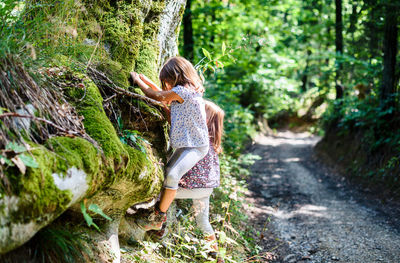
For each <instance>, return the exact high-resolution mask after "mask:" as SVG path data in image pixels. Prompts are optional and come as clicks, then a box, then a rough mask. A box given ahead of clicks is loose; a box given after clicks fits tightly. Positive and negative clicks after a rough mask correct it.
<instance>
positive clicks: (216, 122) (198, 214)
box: [175, 100, 225, 262]
mask: <svg viewBox="0 0 400 263" xmlns="http://www.w3.org/2000/svg"><path fill="white" fill-rule="evenodd" d="M205 103H206V116H207V128H208V134H209V138H210V148H209V150H208V153H207V155H206V156H205V157H204V158H203V159H201V160H200V161H199V162H198V163H197V164H196V165H195V166H194V167H193V168H192V169H190V170H189V171H188V172H187V173H186V174H185V175H184V176H183V177H182V178H181V180H180V181H179V189H178V191H177V194H176V196H175V198H176V199H193V208H194V215H195V218H196V223H197V225H198V227H199V228H200V229H201V230H202V231H203V234H204V236H205V239H206V240H207V241H210V242H211V248H212V250H213V251H212V252H211V254H213V255H212V256H213V257H216V256H217V253H218V245H217V240H216V237H215V233H214V230H213V228H212V226H211V224H210V221H209V206H210V196H211V194H212V192H213V189H214V188H216V187H218V186H219V184H220V168H219V158H218V154H219V153H221V152H222V147H221V139H222V133H223V124H224V116H225V112H224V111H223V110H222V109H221V108H220V107H218V106H217V105H216V104H215V103H213V102H211V101H208V100H206V101H205ZM217 262H223V259H222V258H220V257H217Z"/></svg>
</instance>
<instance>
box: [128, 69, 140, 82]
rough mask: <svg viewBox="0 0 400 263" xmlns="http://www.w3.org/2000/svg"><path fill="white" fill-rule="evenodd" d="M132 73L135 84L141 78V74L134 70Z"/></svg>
mask: <svg viewBox="0 0 400 263" xmlns="http://www.w3.org/2000/svg"><path fill="white" fill-rule="evenodd" d="M130 74H131V77H132V80H133V84H136V83H137V80H139V79H140V77H139V74H137V73H136V72H134V71H132V72H131V73H130Z"/></svg>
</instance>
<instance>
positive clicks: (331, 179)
mask: <svg viewBox="0 0 400 263" xmlns="http://www.w3.org/2000/svg"><path fill="white" fill-rule="evenodd" d="M318 140H319V138H318V137H315V136H311V135H309V134H306V133H292V132H289V131H282V132H279V133H278V134H277V135H275V136H263V135H260V136H259V137H258V138H256V141H255V144H254V145H253V146H252V148H251V153H253V154H256V155H259V156H260V157H261V159H260V160H258V161H256V162H255V164H254V165H253V166H252V167H251V175H250V178H249V189H250V192H249V195H248V199H249V200H250V202H252V203H253V204H254V207H249V214H250V217H251V220H252V222H253V223H254V224H255V227H256V228H258V229H259V230H260V232H261V236H259V237H258V238H259V242H260V243H259V244H260V246H261V247H262V248H263V251H264V252H268V251H271V252H272V253H273V254H275V255H276V256H277V257H278V258H277V259H275V261H271V262H324V263H327V262H343V263H344V262H346V263H349V262H357V263H373V262H388V263H389V262H390V263H398V262H400V223H399V216H398V210H396V209H391V208H390V207H385V206H388V205H382V204H380V203H379V202H377V201H376V200H371V201H368V200H370V199H369V198H368V197H365V196H364V194H363V193H361V192H360V191H359V190H357V189H355V187H352V186H351V185H350V184H349V183H347V182H346V180H344V178H342V177H339V176H336V175H335V174H334V173H333V172H332V171H329V169H328V168H326V167H324V165H322V164H321V163H319V162H317V161H316V160H315V158H314V157H313V146H314V145H315V144H316V143H317V142H318ZM396 213H397V215H396ZM266 262H267V260H266ZM268 262H270V261H268Z"/></svg>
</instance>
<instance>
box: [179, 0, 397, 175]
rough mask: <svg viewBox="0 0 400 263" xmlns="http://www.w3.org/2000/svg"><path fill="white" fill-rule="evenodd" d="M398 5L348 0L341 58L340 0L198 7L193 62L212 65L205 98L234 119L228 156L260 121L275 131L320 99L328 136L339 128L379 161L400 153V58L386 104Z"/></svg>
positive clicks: (194, 7)
mask: <svg viewBox="0 0 400 263" xmlns="http://www.w3.org/2000/svg"><path fill="white" fill-rule="evenodd" d="M390 3H391V4H392V5H393V4H394V2H391V1H386V0H379V1H370V0H359V1H342V4H343V8H342V15H343V38H344V51H343V54H339V53H336V47H335V1H333V0H327V1H322V0H303V1H299V0H284V1H274V0H255V1H239V0H230V1H217V0H210V1H198V0H192V1H191V10H190V11H191V19H192V28H193V53H194V57H193V61H194V64H196V63H198V62H200V64H203V65H205V63H204V61H206V62H207V63H206V64H207V66H204V67H200V70H201V72H202V73H203V75H204V76H205V79H206V84H205V86H206V96H207V97H208V98H210V99H212V100H214V101H215V102H216V103H217V104H219V105H220V106H221V107H222V108H223V109H224V110H225V111H226V113H227V114H226V116H227V117H226V122H225V130H226V136H225V142H224V143H225V149H226V150H227V151H228V152H229V153H231V154H234V155H235V154H236V155H238V152H240V150H241V149H243V145H245V143H244V142H245V141H246V139H248V138H249V136H252V135H253V134H254V133H255V132H256V128H258V127H256V126H257V123H258V122H257V121H258V120H259V119H260V118H266V119H268V120H269V122H270V124H271V122H273V121H276V120H277V119H279V118H280V117H279V116H295V117H302V115H303V114H304V113H305V112H306V111H307V108H308V107H310V105H311V104H312V103H313V101H315V100H316V99H318V98H320V97H322V98H323V104H321V105H320V106H318V107H319V109H318V114H315V115H317V118H318V117H320V116H321V115H322V113H323V112H324V111H325V109H327V111H325V113H324V114H323V118H322V121H321V122H320V124H322V127H323V128H324V129H325V131H328V129H330V128H332V127H333V126H334V125H337V127H336V128H338V129H339V130H340V132H339V134H340V133H354V134H357V133H358V132H359V133H361V134H363V136H362V137H363V138H360V139H361V140H362V141H363V142H368V143H366V146H367V147H368V149H369V150H370V152H371V154H373V153H374V152H375V150H376V149H380V148H382V147H383V148H385V147H390V148H391V149H398V148H396V147H397V146H396V145H397V144H398V143H399V142H398V135H397V132H396V131H397V130H398V128H400V120H399V115H400V114H399V112H400V108H399V106H398V105H399V96H398V91H399V88H398V79H399V77H400V62H399V61H400V56H399V55H398V54H397V65H398V66H397V67H396V78H397V80H396V81H397V94H393V99H394V100H395V101H396V106H394V107H393V106H392V107H389V108H386V107H384V106H383V105H384V104H385V103H382V101H380V99H379V94H380V89H381V86H382V70H383V47H384V20H385V12H386V11H387V9H390V8H391V6H390V5H389V4H390ZM397 7H398V8H399V9H400V5H397ZM186 12H188V10H186ZM182 26H183V27H185V26H186V25H185V24H183V25H182ZM183 32H184V30H182V31H181V38H180V44H181V46H180V53H181V54H183V55H185V54H186V53H187V54H189V52H187V51H186V50H185V48H186V47H187V45H184V43H183V41H184V39H185V38H184V37H183V35H182V34H183ZM186 41H187V40H186ZM204 50H206V51H207V53H204ZM225 54H228V55H229V56H228V55H225ZM209 64H210V65H212V66H213V68H212V69H210V67H209V66H208V65H209ZM339 64H340V65H341V67H342V69H341V70H340V78H339V79H338V81H339V83H340V84H342V85H343V86H344V97H343V99H341V100H340V101H337V100H335V95H336V92H335V85H336V79H335V75H336V71H337V69H338V65H339ZM221 65H222V66H221ZM290 127H291V126H290ZM311 130H312V131H319V128H315V127H313V128H312V129H311ZM354 136H355V135H354ZM338 139H340V137H338ZM395 146H396V147H395ZM393 147H394V148H393ZM390 152H391V153H390V154H395V153H398V151H390ZM396 156H397V155H395V159H396V160H399V157H396ZM389 160H392V159H391V158H389ZM393 163H396V162H395V161H393V160H392V161H391V162H390V163H388V167H389V166H390V167H392V166H393V165H392V164H393ZM390 171H393V169H392V170H390V169H389V170H388V172H390ZM397 172H398V171H397Z"/></svg>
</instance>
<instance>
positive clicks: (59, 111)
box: [0, 56, 100, 149]
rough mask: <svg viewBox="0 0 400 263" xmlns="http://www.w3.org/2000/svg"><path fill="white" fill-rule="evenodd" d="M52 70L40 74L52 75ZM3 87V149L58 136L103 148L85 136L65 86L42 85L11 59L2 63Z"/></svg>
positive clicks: (0, 99)
mask: <svg viewBox="0 0 400 263" xmlns="http://www.w3.org/2000/svg"><path fill="white" fill-rule="evenodd" d="M51 70H52V69H47V71H46V72H40V73H42V75H46V74H47V75H52V74H54V72H52V71H51ZM0 87H1V92H0V107H1V109H2V112H1V119H2V121H1V122H0V139H1V140H0V147H1V148H2V147H4V146H5V145H6V144H7V143H8V142H10V141H19V142H22V141H23V138H27V137H28V138H29V139H30V140H32V141H34V142H36V143H43V142H44V141H46V140H47V139H48V138H50V137H51V136H54V135H61V136H64V135H67V136H68V135H69V136H80V137H82V138H84V139H86V140H88V141H89V142H91V143H93V144H94V146H96V147H97V149H100V147H99V146H98V144H97V143H96V141H94V140H93V139H92V138H90V136H89V135H88V134H86V133H85V128H84V126H83V123H82V117H81V116H79V115H78V114H77V112H76V111H75V108H74V107H72V106H71V105H70V104H69V103H68V102H67V100H66V99H65V98H64V96H63V90H62V89H61V86H58V85H56V84H54V83H52V82H45V83H43V84H41V85H38V84H37V83H36V81H35V80H34V79H33V78H32V77H31V76H30V75H29V73H28V72H27V71H26V70H25V69H24V66H23V64H22V63H21V62H20V61H19V60H18V59H16V58H14V57H12V56H7V57H5V58H2V59H1V60H0ZM13 117H14V118H13Z"/></svg>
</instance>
